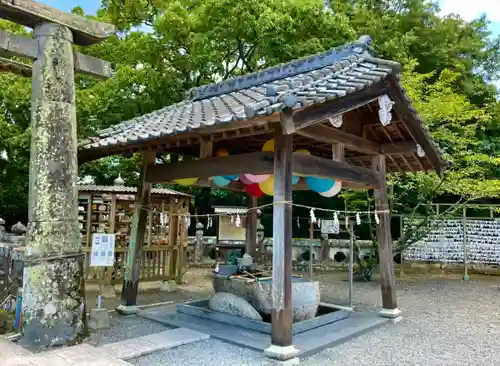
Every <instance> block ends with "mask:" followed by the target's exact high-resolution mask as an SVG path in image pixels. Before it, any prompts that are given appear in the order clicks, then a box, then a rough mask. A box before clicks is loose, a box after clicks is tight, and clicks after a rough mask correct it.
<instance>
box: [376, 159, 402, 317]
mask: <svg viewBox="0 0 500 366" xmlns="http://www.w3.org/2000/svg"><path fill="white" fill-rule="evenodd" d="M372 167H373V169H374V170H376V171H377V172H378V173H380V177H381V178H380V180H381V181H380V188H377V189H375V210H376V212H377V215H378V218H379V227H378V240H379V249H378V251H379V261H380V283H381V287H382V307H383V308H382V310H381V312H380V314H381V315H382V316H385V317H389V318H397V317H399V316H400V314H401V311H400V310H399V309H398V303H397V299H396V279H395V276H394V260H393V253H392V237H391V211H390V208H389V198H388V195H387V180H386V166H385V157H384V156H383V155H377V156H374V157H373V159H372Z"/></svg>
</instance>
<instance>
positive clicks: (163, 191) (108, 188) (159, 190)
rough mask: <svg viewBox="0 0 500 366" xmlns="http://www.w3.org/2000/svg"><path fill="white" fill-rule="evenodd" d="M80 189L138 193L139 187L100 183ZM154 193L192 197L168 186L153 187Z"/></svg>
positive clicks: (152, 191)
mask: <svg viewBox="0 0 500 366" xmlns="http://www.w3.org/2000/svg"><path fill="white" fill-rule="evenodd" d="M78 190H79V191H86V192H115V193H136V192H137V187H126V186H99V185H79V186H78ZM151 193H152V194H162V195H167V196H179V197H181V196H182V197H191V196H190V195H189V194H186V193H182V192H177V191H174V190H171V189H168V188H152V189H151Z"/></svg>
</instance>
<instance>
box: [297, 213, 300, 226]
mask: <svg viewBox="0 0 500 366" xmlns="http://www.w3.org/2000/svg"><path fill="white" fill-rule="evenodd" d="M297 227H298V228H299V229H300V220H299V217H298V216H297Z"/></svg>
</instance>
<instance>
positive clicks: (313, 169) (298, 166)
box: [293, 154, 380, 187]
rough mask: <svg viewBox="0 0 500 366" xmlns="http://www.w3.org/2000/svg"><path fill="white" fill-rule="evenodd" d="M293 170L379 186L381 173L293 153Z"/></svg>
mask: <svg viewBox="0 0 500 366" xmlns="http://www.w3.org/2000/svg"><path fill="white" fill-rule="evenodd" d="M293 171H294V173H296V174H301V175H304V176H314V177H320V178H332V179H339V180H341V181H342V182H353V183H363V184H367V185H371V186H373V187H378V186H379V185H380V175H379V174H378V173H376V172H373V171H372V170H371V169H366V168H361V167H357V166H354V165H350V164H347V163H344V162H340V161H334V160H328V159H324V158H320V157H317V156H313V155H305V154H293Z"/></svg>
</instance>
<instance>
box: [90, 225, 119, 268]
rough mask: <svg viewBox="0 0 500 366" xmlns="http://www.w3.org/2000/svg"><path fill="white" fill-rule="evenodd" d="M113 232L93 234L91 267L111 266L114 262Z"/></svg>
mask: <svg viewBox="0 0 500 366" xmlns="http://www.w3.org/2000/svg"><path fill="white" fill-rule="evenodd" d="M115 237H116V235H115V234H101V233H98V234H93V235H92V252H91V257H90V266H91V267H112V266H113V265H114V263H115Z"/></svg>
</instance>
